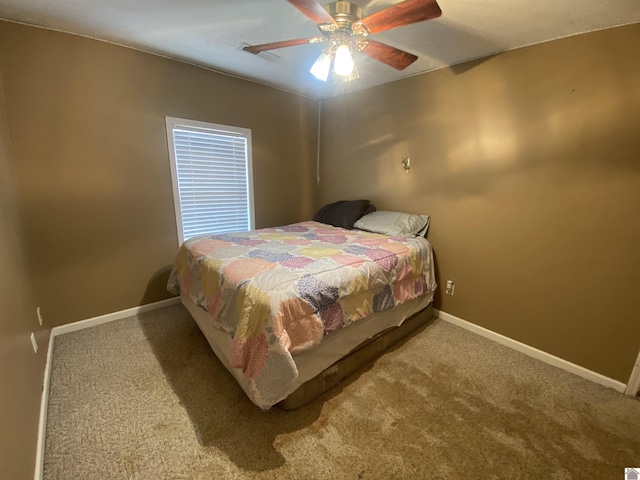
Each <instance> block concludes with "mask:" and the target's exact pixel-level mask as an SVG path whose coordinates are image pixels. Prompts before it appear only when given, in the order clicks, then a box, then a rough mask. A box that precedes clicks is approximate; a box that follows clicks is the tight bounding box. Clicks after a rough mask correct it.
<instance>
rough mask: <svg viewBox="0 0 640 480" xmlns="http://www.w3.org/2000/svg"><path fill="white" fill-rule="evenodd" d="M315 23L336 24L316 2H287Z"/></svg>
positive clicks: (307, 0) (299, 0)
mask: <svg viewBox="0 0 640 480" xmlns="http://www.w3.org/2000/svg"><path fill="white" fill-rule="evenodd" d="M287 1H288V2H289V3H290V4H291V5H293V6H294V7H296V8H297V9H298V10H300V11H301V12H302V13H304V14H305V15H306V16H307V17H309V18H310V19H311V20H313V21H314V22H316V23H336V21H335V20H334V19H333V17H332V16H331V15H329V12H327V11H326V10H325V9H324V7H323V6H322V4H321V3H320V2H319V1H318V0H287Z"/></svg>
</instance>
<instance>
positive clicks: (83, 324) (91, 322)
mask: <svg viewBox="0 0 640 480" xmlns="http://www.w3.org/2000/svg"><path fill="white" fill-rule="evenodd" d="M178 303H180V297H174V298H168V299H166V300H160V301H159V302H155V303H148V304H146V305H141V306H139V307H133V308H128V309H127V310H120V311H119V312H114V313H107V314H106V315H100V316H99V317H93V318H88V319H86V320H80V321H78V322H73V323H68V324H67V325H61V326H59V327H53V328H52V329H51V333H52V335H54V336H58V335H63V334H65V333H71V332H76V331H78V330H84V329H85V328H90V327H95V326H96V325H102V324H103V323H109V322H113V321H114V320H120V319H122V318H127V317H131V316H133V315H137V314H139V313H144V312H149V311H151V310H157V309H158V308H162V307H168V306H169V305H177V304H178Z"/></svg>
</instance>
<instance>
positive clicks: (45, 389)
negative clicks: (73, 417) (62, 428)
mask: <svg viewBox="0 0 640 480" xmlns="http://www.w3.org/2000/svg"><path fill="white" fill-rule="evenodd" d="M53 336H54V335H53V332H51V333H50V334H49V347H48V348H49V350H48V351H47V361H46V363H45V366H44V379H43V380H42V398H41V399H40V421H39V422H38V443H37V445H36V471H35V474H34V476H33V478H34V479H35V480H41V479H42V474H43V472H44V446H45V445H44V440H45V430H46V427H47V405H48V403H49V382H50V380H51V359H52V358H53Z"/></svg>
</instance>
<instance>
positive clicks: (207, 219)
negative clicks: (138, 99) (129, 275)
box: [167, 117, 254, 243]
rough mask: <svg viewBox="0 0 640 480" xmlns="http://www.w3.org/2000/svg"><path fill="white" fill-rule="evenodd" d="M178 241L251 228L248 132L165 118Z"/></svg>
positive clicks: (251, 182) (241, 129)
mask: <svg viewBox="0 0 640 480" xmlns="http://www.w3.org/2000/svg"><path fill="white" fill-rule="evenodd" d="M167 139H168V142H169V155H170V157H171V180H172V183H173V199H174V204H175V210H176V222H177V224H178V239H179V241H180V243H182V242H183V241H185V240H187V239H189V238H191V237H194V236H196V235H206V234H213V233H225V232H241V231H247V230H252V229H253V224H254V221H253V180H252V172H251V170H252V168H251V130H249V129H247V128H239V127H228V126H226V125H215V124H213V123H204V122H196V121H193V120H183V119H180V118H170V117H167Z"/></svg>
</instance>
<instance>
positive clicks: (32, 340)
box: [31, 332, 38, 353]
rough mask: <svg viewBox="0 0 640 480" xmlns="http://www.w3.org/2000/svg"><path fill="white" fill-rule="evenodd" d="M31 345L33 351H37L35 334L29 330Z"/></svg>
mask: <svg viewBox="0 0 640 480" xmlns="http://www.w3.org/2000/svg"><path fill="white" fill-rule="evenodd" d="M31 346H32V347H33V353H38V342H36V336H35V335H34V334H33V332H31Z"/></svg>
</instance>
